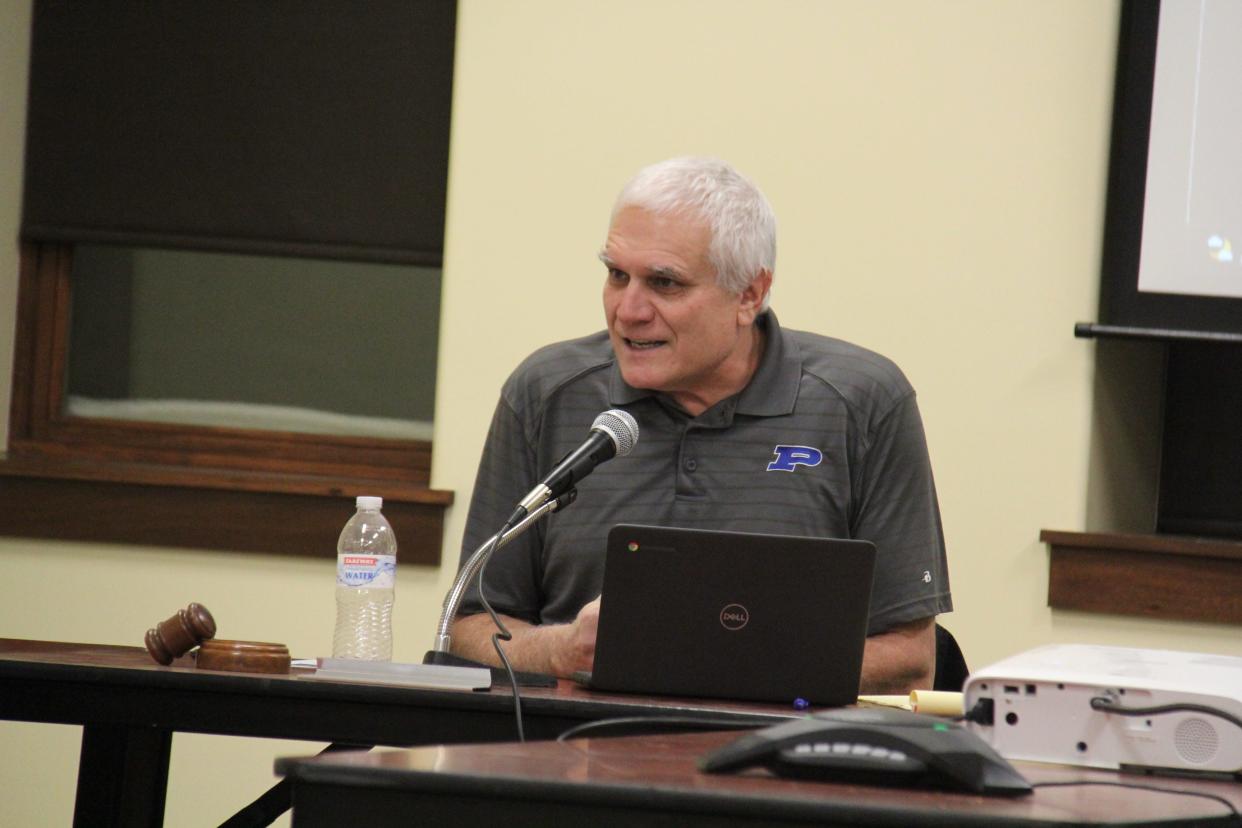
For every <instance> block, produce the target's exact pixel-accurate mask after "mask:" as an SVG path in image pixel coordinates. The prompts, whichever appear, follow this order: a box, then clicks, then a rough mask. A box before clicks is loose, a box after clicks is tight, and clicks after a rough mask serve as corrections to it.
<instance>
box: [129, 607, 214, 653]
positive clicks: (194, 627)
mask: <svg viewBox="0 0 1242 828" xmlns="http://www.w3.org/2000/svg"><path fill="white" fill-rule="evenodd" d="M215 634H216V619H214V618H212V617H211V613H210V612H208V611H207V608H206V607H204V606H203V605H202V604H198V603H194V604H190V605H189V606H188V607H186V608H185V609H183V610H177V614H176V615H173V616H171V617H169V618H167V619H166V620H164V621H161V622H160V623H159V624H157V625H156V626H155V627H153V628H151V629H149V630H147V637H146V645H147V652H148V653H150V654H151V658H153V659H155V661H156V663H157V664H165V665H167V664H172V663H173V660H174V659H177V658H180V657H181V656H183V655H185V654H186V653H188V652H189V651H190V650H192V649H194V648H195V647H197V646H198V645H199V644H202V643H203V642H204V641H206V640H207V639H209V638H212V637H214V636H215Z"/></svg>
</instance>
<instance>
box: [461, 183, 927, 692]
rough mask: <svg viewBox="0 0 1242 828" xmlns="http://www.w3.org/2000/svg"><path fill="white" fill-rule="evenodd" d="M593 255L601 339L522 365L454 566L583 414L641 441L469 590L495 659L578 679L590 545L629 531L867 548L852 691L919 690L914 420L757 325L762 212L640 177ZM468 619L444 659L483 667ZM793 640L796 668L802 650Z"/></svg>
mask: <svg viewBox="0 0 1242 828" xmlns="http://www.w3.org/2000/svg"><path fill="white" fill-rule="evenodd" d="M599 258H600V260H601V261H602V262H603V264H604V267H605V268H606V271H607V276H606V278H605V281H604V316H605V320H606V322H607V330H606V331H601V332H599V333H597V334H593V335H591V336H587V337H583V338H581V339H576V340H571V341H568V342H561V343H557V344H554V345H550V346H547V347H545V348H542V349H540V350H539V351H536V352H535V353H534V354H532V355H531V356H530V357H528V358H527V359H526V360H525V361H524V362H523V363H522V364H521V365H520V366H519V367H518V368H517V369H516V370H515V371H514V373H513V374H512V375H511V376H510V378H509V379H508V380H507V381H506V383H505V385H504V388H503V389H502V391H501V399H500V402H499V404H498V405H497V408H496V412H495V415H494V417H493V420H492V425H491V429H490V431H489V433H488V437H487V443H486V445H485V447H484V452H483V459H482V462H481V463H480V467H479V472H478V476H477V478H476V480H475V489H474V496H473V499H472V501H471V504H470V514H469V518H468V523H467V527H466V534H465V539H464V546H463V550H464V551H463V561H464V560H465V559H466V557H468V556H469V554H470V553H471V552H472V551H473V550H474V549H475V548H476V547H477V546H478V545H479V544H481V543H482V542H483V541H484V540H486V538H487V537H489V536H490V535H491V534H492V533H494V532H495V531H497V530H498V529H499V528H500V526H501V525H502V524H503V523H504V521H505V519H506V518H507V517H508V516H509V515H510V514H511V512H512V510H513V507H514V505H515V504H516V503H517V502H518V501H519V500H520V499H521V498H522V496H523V495H524V494H525V493H526V492H527V491H529V489H530V487H531V486H532V485H534V483H535V482H537V481H538V480H540V479H541V478H542V476H543V475H544V474H546V473H547V472H548V471H549V470H550V469H551V468H552V466H553V465H554V464H555V463H556V462H557V461H558V460H560V459H561V458H562V457H563V456H564V455H565V454H566V453H567V452H569V451H570V450H572V449H573V448H576V447H577V446H578V444H579V443H580V442H581V440H582V438H583V435H584V432H585V427H586V425H587V424H589V423H590V422H591V421H592V419H593V418H594V416H595V415H596V414H597V413H599V412H600V411H602V410H605V409H608V408H623V409H625V410H627V411H629V412H630V413H631V414H632V415H633V416H634V417H635V419H636V420H637V421H638V422H639V424H640V426H641V429H642V440H641V441H639V443H638V445H637V446H636V447H635V449H634V451H633V452H632V453H631V454H629V455H627V456H626V457H623V458H618V459H616V460H613V461H611V462H609V463H606V464H603V465H601V466H599V467H598V468H597V469H596V470H595V471H594V473H593V474H592V475H591V476H590V477H588V478H585V479H584V480H582V481H581V482H580V483H579V484H578V491H579V496H578V500H577V502H576V503H575V505H574V507H573V508H572V509H568V510H566V511H565V512H564V513H560V514H557V515H556V517H555V518H553V519H552V520H549V521H544V522H541V523H540V524H538V525H536V526H535V527H534V528H532V529H531V530H530V531H528V532H527V533H526V534H525V535H522V536H521V537H519V538H517V539H516V540H514V541H513V542H511V543H510V544H509V545H507V546H506V547H505V548H504V549H503V551H502V552H500V553H498V554H496V555H494V556H493V557H492V559H491V562H490V563H488V565H487V569H486V573H485V579H486V581H485V584H484V587H483V588H484V594H485V596H486V597H487V599H488V601H489V603H490V604H491V605H492V606H493V607H494V608H495V610H496V612H497V613H498V614H499V615H500V616H502V619H503V620H504V622H505V624H506V626H507V627H508V629H509V630H510V631H511V632H512V636H513V637H512V640H511V641H509V642H508V643H507V644H506V645H505V653H506V655H507V656H508V658H509V660H510V661H511V662H512V664H513V666H514V667H515V668H517V669H522V670H529V671H535V672H545V673H553V674H555V675H558V676H569V675H571V674H573V673H574V672H575V671H579V670H590V669H591V665H592V661H593V659H594V648H595V630H596V622H597V619H598V614H599V594H600V588H601V584H602V580H603V560H604V548H605V541H606V537H607V534H608V531H609V529H610V528H611V527H612V526H613V525H615V524H617V523H639V524H654V525H664V526H682V527H691V528H705V529H727V530H735V531H748V532H765V533H771V534H784V535H803V536H817V537H839V538H860V539H865V540H869V541H871V542H872V543H874V544H875V546H876V548H877V552H878V557H877V561H876V576H875V585H874V588H873V591H872V598H871V617H870V622H869V626H868V638H867V644H866V648H865V651H864V657H863V675H862V683H861V688H860V690H861V692H864V693H905V692H908V691H909V690H910V689H912V688H925V687H931V686H932V678H933V676H932V673H933V670H934V663H935V634H934V621H935V617H936V615H937V614H938V613H941V612H948V611H950V610H951V609H952V601H951V598H950V595H949V586H948V571H947V566H946V562H945V552H944V540H943V534H942V532H941V527H940V514H939V508H938V505H937V502H936V492H935V486H934V483H933V481H932V474H931V467H930V462H929V460H928V456H927V447H926V442H925V439H924V435H923V426H922V421H921V419H920V417H919V412H918V406H917V403H916V401H915V395H914V390H913V389H912V388H911V387H910V384H909V383H908V382H907V380H906V378H905V377H904V376H903V375H902V373H901V371H900V369H898V368H897V366H896V365H894V364H893V363H892V362H890V361H889V360H888V359H886V358H884V357H882V356H880V355H879V354H876V353H873V352H871V351H867V350H865V349H863V348H860V347H858V346H855V345H851V344H849V343H846V342H842V341H840V340H836V339H830V338H828V337H823V336H819V335H816V334H810V333H804V332H800V331H792V330H785V329H782V328H781V327H780V326H779V325H778V324H777V321H776V316H775V314H774V313H773V312H772V311H770V310H769V309H768V298H769V291H770V289H771V285H772V275H773V271H774V267H775V259H776V220H775V217H774V215H773V213H772V209H771V207H770V206H769V205H768V202H767V200H766V199H765V198H764V196H763V194H762V193H761V192H760V191H759V190H758V188H757V187H755V186H754V185H753V184H752V183H751V182H750V181H749V180H747V179H746V178H744V177H743V176H741V175H740V174H739V173H737V172H736V171H735V170H734V169H733V168H732V167H730V166H729V165H728V164H726V163H724V162H722V161H719V160H716V159H709V158H674V159H670V160H668V161H664V162H661V163H658V164H655V165H652V166H650V167H647V168H645V169H643V170H642V171H640V172H639V173H638V175H637V176H635V178H634V179H633V180H631V181H630V182H629V184H627V185H626V187H625V188H624V189H623V190H622V192H621V194H620V196H619V197H618V198H617V201H616V205H615V206H614V208H613V212H612V220H611V224H610V226H609V229H608V235H607V238H606V240H605V242H604V247H603V249H602V250H601V251H600V254H599ZM481 609H482V606H481V604H480V602H479V601H478V591H477V589H476V590H474V591H473V592H472V593H470V596H469V597H468V598H467V599H466V601H465V602H464V604H463V607H462V614H461V615H460V617H459V618H458V619H457V620H456V622H455V623H454V625H453V630H452V633H453V649H454V651H455V652H457V653H459V654H461V655H464V656H467V657H470V658H473V659H476V660H479V661H485V662H488V663H493V664H495V663H497V656H496V654H495V652H494V650H493V648H492V646H491V641H490V639H491V634H492V632H493V630H494V627H493V625H492V622H491V619H490V618H489V617H488V616H487V615H486V614H485V613H482V612H481ZM789 634H790V635H804V634H805V633H804V631H801V630H790V631H789ZM806 647H807V657H808V658H814V657H815V642H814V640H813V639H811V640H808V641H807V643H806Z"/></svg>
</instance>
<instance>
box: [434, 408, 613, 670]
mask: <svg viewBox="0 0 1242 828" xmlns="http://www.w3.org/2000/svg"><path fill="white" fill-rule="evenodd" d="M637 442H638V421H636V420H635V419H634V416H633V415H632V414H630V413H629V412H628V411H622V410H621V409H619V408H611V409H609V410H607V411H605V412H603V413H602V414H600V415H599V416H598V417H596V418H595V422H593V423H591V433H590V435H589V436H588V437H587V439H586V441H585V442H583V444H582V445H580V446H579V447H578V448H576V449H574V450H573V451H571V452H570V453H569V454H567V455H565V457H564V458H563V459H562V460H561V461H560V462H559V463H557V464H556V466H555V467H554V468H553V469H552V471H550V472H548V474H547V475H546V476H545V477H544V478H543V481H542V482H540V483H539V485H537V486H535V488H533V489H531V491H530V492H529V493H528V494H527V495H526V497H524V498H522V501H521V503H520V504H519V505H518V507H517V509H515V510H514V512H513V514H512V515H511V516H510V517H509V520H507V521H506V522H505V525H504V526H503V527H502V528H501V529H500V531H499V532H497V533H496V534H495V535H492V536H491V537H490V538H488V539H487V540H486V541H484V542H483V544H482V545H480V546H479V548H478V549H476V550H475V552H474V554H473V555H472V556H471V557H470V559H469V560H468V561H467V562H466V563H465V565H464V566H462V568H461V570H460V571H458V573H457V578H456V579H455V580H454V582H453V585H452V587H451V588H450V589H449V592H448V594H447V595H446V596H445V598H444V605H443V607H442V608H441V613H440V623H439V625H438V626H437V628H436V638H435V645H434V649H433V650H432V652H433V653H434V652H441V653H447V652H448V651H449V648H450V647H451V645H452V637H451V634H450V630H451V628H452V624H453V619H454V618H456V616H457V609H458V607H459V605H460V604H461V600H462V598H463V597H464V595H465V592H466V586H467V585H468V584H469V583H470V581H471V580H472V579H473V578H474V576H475V575H476V574H477V573H478V572H479V571H480V570H481V569H482V568H483V565H484V564H485V563H486V562H487V558H488V557H490V556H491V554H492V553H493V552H495V551H496V549H499V548H500V547H501V546H504V545H505V544H506V543H508V542H509V541H511V540H513V539H514V538H516V537H517V536H518V535H520V534H522V533H523V532H525V531H526V530H527V529H528V528H530V526H531V525H532V524H533V523H535V522H536V521H537V520H539V518H541V517H543V516H544V515H545V514H547V513H549V512H553V511H556V510H558V509H564V508H566V507H567V506H569V504H571V503H573V501H574V498H575V497H576V495H577V491H576V489H575V488H574V486H576V485H577V483H578V482H579V481H580V480H582V478H584V477H586V476H587V475H588V474H590V473H591V471H592V470H593V469H594V468H595V467H596V466H598V465H599V464H600V463H603V462H604V461H606V460H610V459H612V458H613V457H623V456H625V455H627V454H629V453H630V451H631V450H633V448H634V445H635V444H636V443H637ZM497 536H499V537H497ZM493 541H495V543H493ZM429 655H430V654H429Z"/></svg>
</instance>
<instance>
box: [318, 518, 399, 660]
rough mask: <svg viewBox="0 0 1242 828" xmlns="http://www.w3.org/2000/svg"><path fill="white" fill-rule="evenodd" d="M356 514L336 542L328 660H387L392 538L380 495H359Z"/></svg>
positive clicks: (393, 555)
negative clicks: (333, 614) (333, 629)
mask: <svg viewBox="0 0 1242 828" xmlns="http://www.w3.org/2000/svg"><path fill="white" fill-rule="evenodd" d="M356 505H357V507H358V511H357V512H355V513H354V516H353V517H352V518H350V519H349V522H348V523H346V524H345V528H344V529H342V530H341V537H340V540H338V541H337V544H336V632H335V633H334V634H333V636H332V657H333V658H360V659H367V660H369V661H390V660H391V659H392V602H393V591H394V587H395V585H396V575H397V539H396V538H395V537H394V536H393V533H392V527H391V526H389V525H388V521H387V520H386V519H385V518H384V515H383V513H382V512H380V508H381V507H382V506H383V505H384V499H383V498H381V497H359V498H358V500H357V502H356Z"/></svg>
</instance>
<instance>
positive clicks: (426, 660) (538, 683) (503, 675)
mask: <svg viewBox="0 0 1242 828" xmlns="http://www.w3.org/2000/svg"><path fill="white" fill-rule="evenodd" d="M423 664H446V665H448V666H450V667H485V668H487V669H488V670H491V671H492V684H493V685H497V684H500V685H502V686H508V684H509V674H508V673H507V672H506V671H505V668H504V667H493V666H491V665H490V664H480V663H479V662H477V661H471V660H470V659H468V658H462V657H461V656H459V655H453V654H452V653H446V652H444V651H442V650H428V651H427V655H425V656H423ZM513 675H514V677H515V678H516V679H517V683H518V686H519V687H555V686H556V682H557V679H556V676H550V675H548V674H547V673H524V672H521V671H519V670H514V671H513Z"/></svg>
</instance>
